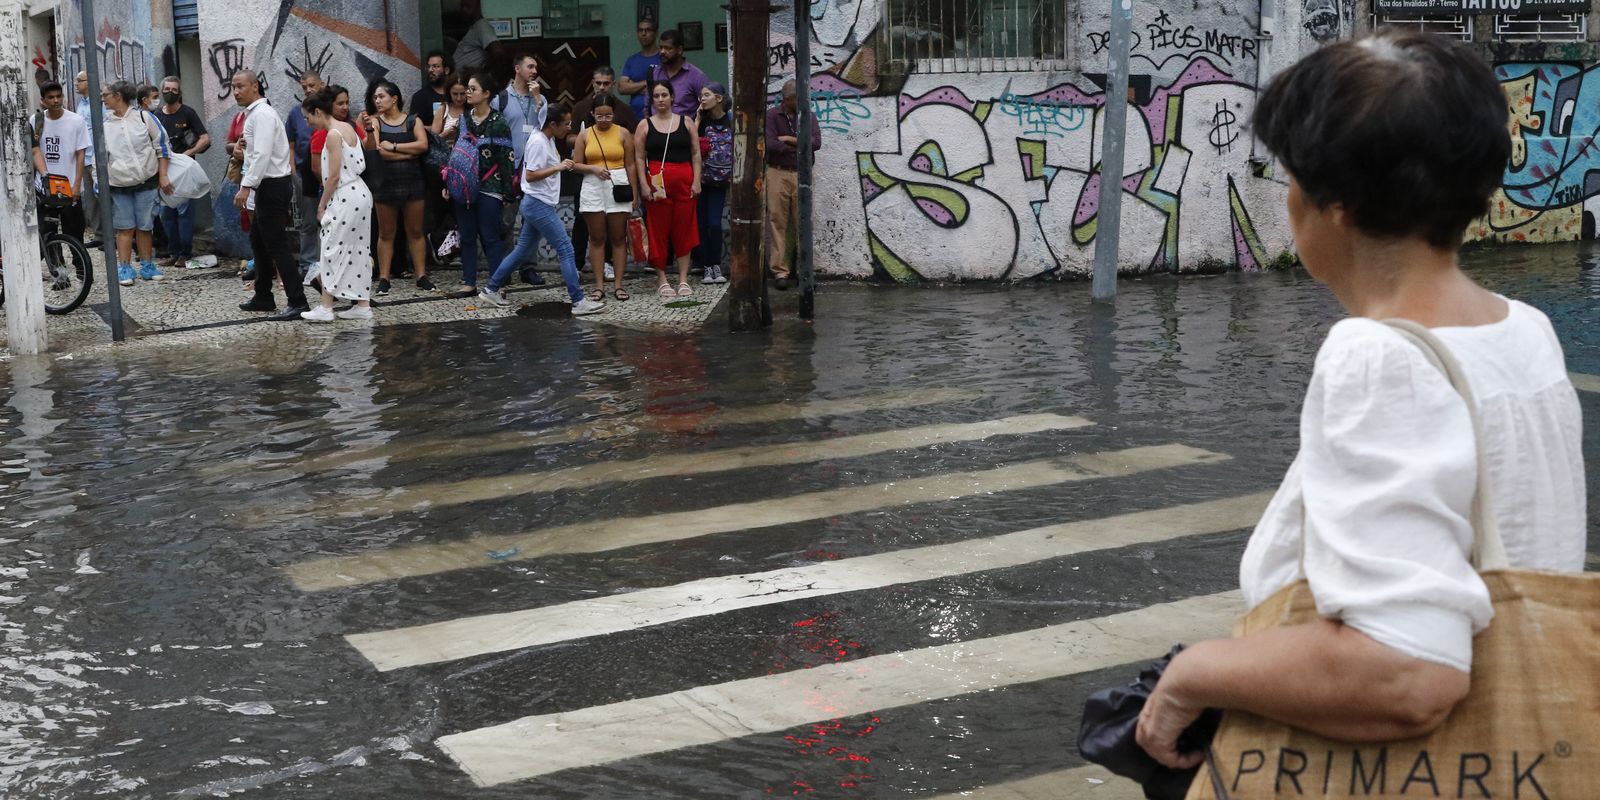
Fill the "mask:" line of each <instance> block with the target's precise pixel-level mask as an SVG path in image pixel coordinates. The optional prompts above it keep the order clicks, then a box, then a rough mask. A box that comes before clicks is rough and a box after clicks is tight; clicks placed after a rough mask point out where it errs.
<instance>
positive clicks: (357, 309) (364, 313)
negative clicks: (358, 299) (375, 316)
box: [334, 306, 372, 319]
mask: <svg viewBox="0 0 1600 800" xmlns="http://www.w3.org/2000/svg"><path fill="white" fill-rule="evenodd" d="M334 316H336V317H338V318H339V319H372V307H371V306H351V307H349V308H347V309H345V310H343V311H340V312H339V313H337V314H334Z"/></svg>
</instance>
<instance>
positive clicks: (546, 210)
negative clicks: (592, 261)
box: [478, 103, 606, 317]
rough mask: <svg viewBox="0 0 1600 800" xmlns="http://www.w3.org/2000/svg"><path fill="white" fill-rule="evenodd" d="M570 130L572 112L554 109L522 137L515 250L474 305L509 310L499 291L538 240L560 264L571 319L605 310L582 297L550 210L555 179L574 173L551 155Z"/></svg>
mask: <svg viewBox="0 0 1600 800" xmlns="http://www.w3.org/2000/svg"><path fill="white" fill-rule="evenodd" d="M571 127H572V112H571V111H569V110H568V109H567V107H566V106H564V105H561V104H560V103H557V104H555V105H554V106H551V107H550V113H549V115H548V116H547V117H546V118H545V124H544V128H543V129H542V130H539V131H535V132H534V133H533V135H532V136H529V137H528V145H527V152H525V153H524V154H523V156H522V162H523V169H524V172H523V175H522V193H523V198H522V232H521V233H520V234H518V236H517V246H516V248H515V249H513V250H512V251H511V252H510V253H509V254H507V255H506V257H505V260H504V261H501V262H500V264H499V266H498V267H497V268H496V269H495V271H494V276H493V277H491V278H489V284H488V285H487V286H485V287H483V289H481V290H479V292H478V299H479V300H480V301H482V302H485V303H488V304H490V305H496V306H506V305H510V304H511V301H510V300H509V299H507V298H506V296H505V294H503V293H502V290H503V289H504V288H505V286H506V283H507V282H509V281H510V280H511V272H512V270H514V269H516V268H517V265H519V264H521V263H522V261H523V260H524V259H532V258H533V255H534V254H535V253H537V252H539V240H540V239H546V240H548V241H549V242H550V246H551V247H553V248H555V251H556V257H557V258H558V259H559V260H560V262H561V277H562V278H564V279H565V280H566V284H567V296H568V297H570V298H571V299H572V315H573V316H575V317H581V316H585V315H588V314H596V313H599V312H601V311H604V310H605V307H606V306H605V303H601V302H597V301H595V300H590V299H588V298H586V297H584V295H583V288H582V286H580V285H579V283H578V264H577V257H576V255H574V253H573V252H572V240H571V239H568V238H567V226H566V225H564V224H562V222H561V214H560V213H559V212H558V211H557V210H556V205H557V204H558V203H560V202H561V174H562V173H563V172H570V171H572V170H573V169H576V168H577V165H576V164H574V163H573V161H572V159H570V158H569V159H565V160H563V159H562V158H561V154H560V153H559V152H558V151H557V150H556V142H557V141H560V140H561V139H562V137H565V136H566V135H567V132H568V130H569V129H570V128H571Z"/></svg>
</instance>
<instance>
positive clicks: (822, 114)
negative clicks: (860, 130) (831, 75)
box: [811, 86, 872, 133]
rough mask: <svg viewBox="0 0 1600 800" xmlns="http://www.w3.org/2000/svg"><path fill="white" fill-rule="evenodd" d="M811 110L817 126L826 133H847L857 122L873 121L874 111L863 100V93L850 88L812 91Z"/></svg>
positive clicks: (815, 89)
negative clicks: (814, 113)
mask: <svg viewBox="0 0 1600 800" xmlns="http://www.w3.org/2000/svg"><path fill="white" fill-rule="evenodd" d="M811 108H812V110H813V111H815V112H816V115H817V124H818V125H819V126H820V127H821V128H822V129H823V130H825V131H830V132H832V133H846V132H848V131H849V130H850V127H851V126H852V125H854V124H855V123H857V122H860V121H865V120H870V119H872V109H871V108H868V107H867V104H866V103H864V102H862V100H861V92H860V90H858V89H855V88H853V87H850V86H842V87H839V88H836V89H819V88H815V87H813V88H812V90H811Z"/></svg>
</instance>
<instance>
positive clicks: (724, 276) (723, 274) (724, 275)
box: [717, 266, 728, 283]
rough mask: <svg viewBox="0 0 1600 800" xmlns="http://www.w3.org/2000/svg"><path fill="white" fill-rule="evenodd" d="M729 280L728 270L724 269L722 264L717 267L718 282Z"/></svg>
mask: <svg viewBox="0 0 1600 800" xmlns="http://www.w3.org/2000/svg"><path fill="white" fill-rule="evenodd" d="M727 282H728V271H727V270H725V269H723V268H722V267H721V266H718V267H717V283H727Z"/></svg>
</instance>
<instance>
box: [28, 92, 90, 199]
mask: <svg viewBox="0 0 1600 800" xmlns="http://www.w3.org/2000/svg"><path fill="white" fill-rule="evenodd" d="M29 124H32V121H31V120H30V121H29ZM89 146H90V143H89V129H88V128H86V127H84V125H83V118H82V117H80V116H78V115H77V114H74V113H72V112H71V111H62V112H61V119H51V118H50V115H49V114H45V115H44V126H43V128H42V130H41V132H40V135H39V152H41V153H43V154H44V166H45V169H47V170H49V172H50V174H51V175H60V176H61V177H63V178H66V179H67V180H71V181H75V180H77V177H78V173H77V160H76V159H74V158H73V154H74V153H77V152H78V151H80V150H83V151H86V150H88V149H89ZM84 155H85V157H87V155H88V154H87V153H85V154H84ZM87 169H88V167H87V163H86V165H85V171H87ZM81 188H83V187H81V186H78V185H77V184H73V186H72V191H73V193H74V194H76V193H77V192H78V190H79V189H81Z"/></svg>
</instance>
